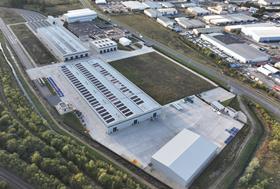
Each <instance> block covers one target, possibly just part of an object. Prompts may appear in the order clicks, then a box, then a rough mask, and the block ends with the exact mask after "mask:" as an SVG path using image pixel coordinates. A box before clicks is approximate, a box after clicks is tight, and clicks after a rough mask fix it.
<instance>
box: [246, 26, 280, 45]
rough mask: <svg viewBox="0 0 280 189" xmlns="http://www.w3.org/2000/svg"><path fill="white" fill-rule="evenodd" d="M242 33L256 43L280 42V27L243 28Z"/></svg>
mask: <svg viewBox="0 0 280 189" xmlns="http://www.w3.org/2000/svg"><path fill="white" fill-rule="evenodd" d="M241 31H242V32H243V33H244V34H245V35H248V36H250V37H251V38H252V39H253V40H255V41H256V42H262V43H265V42H278V41H280V27H277V26H269V27H265V26H259V27H243V28H242V29H241Z"/></svg>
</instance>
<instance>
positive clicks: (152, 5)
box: [143, 1, 162, 9]
mask: <svg viewBox="0 0 280 189" xmlns="http://www.w3.org/2000/svg"><path fill="white" fill-rule="evenodd" d="M143 5H145V6H146V7H147V8H149V9H159V8H161V7H162V6H161V4H160V3H159V2H156V1H144V2H143Z"/></svg>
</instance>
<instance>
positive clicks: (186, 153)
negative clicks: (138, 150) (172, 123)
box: [151, 129, 218, 188]
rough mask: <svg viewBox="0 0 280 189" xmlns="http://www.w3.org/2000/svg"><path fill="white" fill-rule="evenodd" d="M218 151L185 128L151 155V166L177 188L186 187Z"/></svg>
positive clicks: (214, 146) (205, 140)
mask: <svg viewBox="0 0 280 189" xmlns="http://www.w3.org/2000/svg"><path fill="white" fill-rule="evenodd" d="M217 153H218V146H216V145H215V144H213V143H212V142H210V141H209V140H207V139H206V138H204V137H202V136H200V135H198V134H196V133H194V132H192V131H190V130H187V129H184V130H182V131H181V132H180V133H179V134H177V135H176V136H175V137H174V138H172V139H171V140H170V141H169V142H168V143H167V144H165V145H164V146H163V147H162V148H161V149H160V150H159V151H157V152H156V153H155V154H154V155H153V156H152V160H151V162H152V167H153V168H154V169H155V170H157V171H159V172H162V173H163V174H164V175H166V177H167V178H168V179H170V180H171V181H173V182H174V183H178V184H179V185H180V186H181V187H180V186H178V188H184V187H188V186H189V185H190V184H191V183H192V182H193V180H194V179H195V177H196V176H198V174H199V173H200V172H201V171H202V170H203V169H204V168H205V167H206V166H207V164H208V163H209V162H210V161H211V160H212V159H213V158H214V157H215V155H216V154H217Z"/></svg>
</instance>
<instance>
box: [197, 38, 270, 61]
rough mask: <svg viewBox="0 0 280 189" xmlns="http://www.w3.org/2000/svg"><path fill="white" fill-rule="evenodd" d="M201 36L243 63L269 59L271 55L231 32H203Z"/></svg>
mask: <svg viewBox="0 0 280 189" xmlns="http://www.w3.org/2000/svg"><path fill="white" fill-rule="evenodd" d="M201 38H202V39H203V40H205V41H208V42H209V43H211V44H212V45H214V46H216V47H217V48H219V49H220V50H222V51H223V52H224V53H226V54H227V55H229V56H231V57H233V58H234V59H236V60H238V61H240V62H241V63H257V62H263V61H267V60H269V58H270V57H269V55H267V54H266V53H264V52H261V51H259V50H258V49H256V48H254V47H251V46H249V45H247V44H246V43H243V42H241V41H239V40H238V39H237V38H233V36H231V35H229V34H223V33H212V34H201Z"/></svg>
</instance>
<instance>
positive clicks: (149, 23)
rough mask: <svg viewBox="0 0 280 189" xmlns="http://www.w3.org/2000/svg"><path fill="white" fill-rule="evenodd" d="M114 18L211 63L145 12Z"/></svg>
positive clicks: (202, 61) (195, 58)
mask: <svg viewBox="0 0 280 189" xmlns="http://www.w3.org/2000/svg"><path fill="white" fill-rule="evenodd" d="M112 18H113V19H116V20H118V21H120V22H122V23H124V24H126V25H127V26H129V27H131V28H133V29H135V30H136V31H138V32H140V33H141V34H143V35H146V36H148V37H150V38H152V39H154V40H156V41H158V42H160V43H162V44H164V45H166V46H168V47H170V48H172V49H174V50H176V51H177V52H179V53H181V54H183V55H185V56H187V57H190V58H192V59H193V60H195V61H197V62H200V63H204V64H209V62H211V60H209V59H208V58H207V57H205V56H204V55H202V54H200V53H199V52H197V51H195V50H194V49H192V48H191V47H189V46H188V45H187V44H186V43H185V42H183V41H182V39H181V38H180V36H179V35H178V34H177V33H175V32H173V31H171V30H170V29H167V28H165V27H163V26H162V25H160V24H159V23H157V22H156V21H155V20H153V19H151V18H148V17H147V16H146V15H143V14H133V15H122V16H113V17H112Z"/></svg>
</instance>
